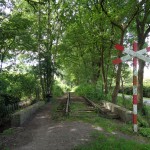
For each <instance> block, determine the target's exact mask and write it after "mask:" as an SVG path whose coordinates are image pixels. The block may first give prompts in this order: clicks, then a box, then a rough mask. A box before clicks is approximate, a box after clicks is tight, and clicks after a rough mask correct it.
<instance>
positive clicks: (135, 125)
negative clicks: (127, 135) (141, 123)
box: [133, 124, 138, 132]
mask: <svg viewBox="0 0 150 150" xmlns="http://www.w3.org/2000/svg"><path fill="white" fill-rule="evenodd" d="M133 128H134V132H137V131H138V126H137V124H134V125H133Z"/></svg>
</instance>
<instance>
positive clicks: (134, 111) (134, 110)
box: [133, 104, 137, 115]
mask: <svg viewBox="0 0 150 150" xmlns="http://www.w3.org/2000/svg"><path fill="white" fill-rule="evenodd" d="M133 114H134V115H137V105H136V104H133Z"/></svg>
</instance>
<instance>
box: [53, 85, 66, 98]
mask: <svg viewBox="0 0 150 150" xmlns="http://www.w3.org/2000/svg"><path fill="white" fill-rule="evenodd" d="M63 94H64V92H63V90H62V88H61V87H60V86H59V85H57V84H54V85H53V88H52V95H53V96H54V97H59V96H62V95H63Z"/></svg>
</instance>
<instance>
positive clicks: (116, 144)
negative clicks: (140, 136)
mask: <svg viewBox="0 0 150 150" xmlns="http://www.w3.org/2000/svg"><path fill="white" fill-rule="evenodd" d="M100 149H103V150H114V149H115V150H129V149H132V150H137V149H138V150H148V149H150V144H143V143H139V142H135V141H133V140H129V139H123V138H117V137H115V136H112V135H104V134H102V133H100V134H96V135H95V140H94V141H93V142H90V143H89V144H86V145H82V146H78V147H76V148H75V150H100Z"/></svg>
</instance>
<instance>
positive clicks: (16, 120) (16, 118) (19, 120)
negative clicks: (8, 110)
mask: <svg viewBox="0 0 150 150" xmlns="http://www.w3.org/2000/svg"><path fill="white" fill-rule="evenodd" d="M44 105H45V102H44V101H39V102H37V103H35V104H33V105H31V106H28V107H26V108H24V109H22V110H19V111H17V112H16V113H14V114H12V118H11V126H12V127H18V126H21V125H23V124H24V123H25V122H26V121H27V120H29V119H30V118H31V117H32V116H33V114H34V113H35V112H36V111H37V110H39V109H40V108H41V107H43V106H44Z"/></svg>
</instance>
